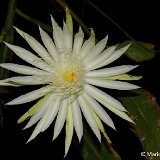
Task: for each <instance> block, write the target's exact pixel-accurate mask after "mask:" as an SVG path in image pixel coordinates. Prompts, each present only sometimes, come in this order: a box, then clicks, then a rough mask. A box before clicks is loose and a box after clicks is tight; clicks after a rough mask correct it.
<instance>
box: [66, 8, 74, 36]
mask: <svg viewBox="0 0 160 160" xmlns="http://www.w3.org/2000/svg"><path fill="white" fill-rule="evenodd" d="M65 12H66V24H67V26H68V28H69V29H70V31H71V32H72V33H73V20H72V16H71V14H70V11H69V9H68V8H67V7H66V8H65Z"/></svg>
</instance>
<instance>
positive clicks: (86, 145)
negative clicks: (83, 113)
mask: <svg viewBox="0 0 160 160" xmlns="http://www.w3.org/2000/svg"><path fill="white" fill-rule="evenodd" d="M81 155H82V157H83V159H84V160H120V159H121V158H120V156H119V155H118V154H117V152H116V151H115V150H114V149H113V148H112V146H111V145H108V144H107V143H104V142H103V141H102V142H101V143H99V142H97V143H96V142H95V139H93V137H92V136H91V135H90V133H89V131H88V130H87V129H86V128H85V127H84V135H83V139H82V148H81Z"/></svg>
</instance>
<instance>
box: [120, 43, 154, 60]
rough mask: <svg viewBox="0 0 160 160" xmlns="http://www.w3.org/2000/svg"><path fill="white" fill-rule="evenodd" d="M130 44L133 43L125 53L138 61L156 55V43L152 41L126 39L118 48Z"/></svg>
mask: <svg viewBox="0 0 160 160" xmlns="http://www.w3.org/2000/svg"><path fill="white" fill-rule="evenodd" d="M128 44H131V46H130V47H129V48H128V50H127V51H126V52H125V55H126V56H127V57H128V58H130V59H132V60H134V61H136V62H142V61H146V60H150V59H152V58H154V56H155V52H154V45H153V44H151V43H145V42H140V41H124V42H123V43H121V44H119V45H118V48H121V47H123V46H126V45H128Z"/></svg>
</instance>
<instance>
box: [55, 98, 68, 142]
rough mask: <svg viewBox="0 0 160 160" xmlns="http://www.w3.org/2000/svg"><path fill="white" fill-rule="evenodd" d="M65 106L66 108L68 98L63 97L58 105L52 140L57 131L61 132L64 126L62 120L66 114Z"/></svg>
mask: <svg viewBox="0 0 160 160" xmlns="http://www.w3.org/2000/svg"><path fill="white" fill-rule="evenodd" d="M67 108H68V99H64V100H63V101H62V103H61V105H60V108H59V112H58V115H57V119H56V122H55V126H54V136H53V140H54V139H55V138H57V136H58V135H59V133H60V132H61V130H62V128H63V126H64V122H65V119H66V114H67Z"/></svg>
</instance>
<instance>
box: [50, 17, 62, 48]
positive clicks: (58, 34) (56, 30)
mask: <svg viewBox="0 0 160 160" xmlns="http://www.w3.org/2000/svg"><path fill="white" fill-rule="evenodd" d="M51 21H52V27H53V39H54V43H55V45H56V48H57V50H58V51H62V50H63V49H64V44H63V36H62V29H61V28H60V27H59V26H58V24H57V22H56V21H55V20H54V18H53V17H52V15H51Z"/></svg>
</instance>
